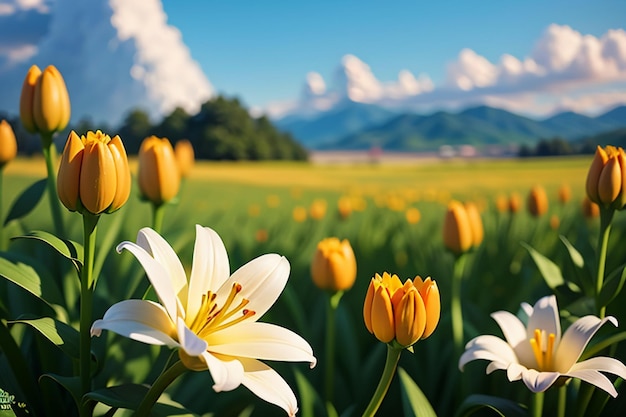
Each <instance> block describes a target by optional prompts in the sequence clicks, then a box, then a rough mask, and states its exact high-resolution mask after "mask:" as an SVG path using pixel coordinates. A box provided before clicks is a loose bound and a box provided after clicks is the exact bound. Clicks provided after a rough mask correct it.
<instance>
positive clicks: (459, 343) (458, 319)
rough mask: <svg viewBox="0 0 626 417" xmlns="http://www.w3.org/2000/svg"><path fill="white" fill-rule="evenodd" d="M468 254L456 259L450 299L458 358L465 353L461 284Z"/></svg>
mask: <svg viewBox="0 0 626 417" xmlns="http://www.w3.org/2000/svg"><path fill="white" fill-rule="evenodd" d="M465 259H466V254H464V253H463V254H461V255H459V256H458V257H456V259H455V260H454V272H453V274H452V288H451V292H452V299H451V301H450V310H451V311H450V314H451V315H452V317H451V318H452V340H453V341H454V353H455V358H456V360H458V359H459V357H460V356H461V354H462V353H463V310H462V308H461V285H462V282H463V269H464V268H465Z"/></svg>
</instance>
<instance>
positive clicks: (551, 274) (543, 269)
mask: <svg viewBox="0 0 626 417" xmlns="http://www.w3.org/2000/svg"><path fill="white" fill-rule="evenodd" d="M521 244H522V246H523V247H525V248H526V250H528V253H529V254H530V256H531V258H533V261H535V264H536V265H537V268H539V272H540V273H541V275H542V276H543V279H544V281H545V282H546V284H547V285H548V287H550V288H551V289H553V290H554V289H556V288H557V287H559V286H561V285H564V284H565V280H564V279H563V274H561V269H560V268H559V267H558V266H557V265H556V264H555V263H554V262H552V261H551V260H550V259H548V258H546V257H545V256H543V255H542V254H540V253H539V252H537V251H536V250H535V249H533V248H532V247H531V246H530V245H529V244H527V243H526V242H521Z"/></svg>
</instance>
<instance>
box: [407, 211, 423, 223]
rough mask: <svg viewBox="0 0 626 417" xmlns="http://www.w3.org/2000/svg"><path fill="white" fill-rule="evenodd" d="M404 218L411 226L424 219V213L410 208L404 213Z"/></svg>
mask: <svg viewBox="0 0 626 417" xmlns="http://www.w3.org/2000/svg"><path fill="white" fill-rule="evenodd" d="M404 217H406V221H407V222H408V223H409V224H416V223H418V222H419V221H420V219H421V218H422V213H421V212H420V211H419V209H417V208H415V207H409V208H408V209H407V211H406V212H405V213H404Z"/></svg>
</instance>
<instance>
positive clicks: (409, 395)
mask: <svg viewBox="0 0 626 417" xmlns="http://www.w3.org/2000/svg"><path fill="white" fill-rule="evenodd" d="M398 376H399V377H400V382H401V384H400V386H401V387H402V409H403V410H404V415H405V416H413V417H437V413H435V410H433V407H432V406H431V405H430V403H429V402H428V398H426V396H425V395H424V393H423V392H422V390H421V389H420V387H418V386H417V384H416V383H415V381H413V379H412V378H411V377H410V376H409V374H408V373H407V372H406V371H405V370H404V369H403V368H398Z"/></svg>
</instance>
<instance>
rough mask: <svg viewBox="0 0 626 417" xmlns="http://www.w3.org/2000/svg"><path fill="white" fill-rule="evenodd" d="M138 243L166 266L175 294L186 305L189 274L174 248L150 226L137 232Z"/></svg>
mask: <svg viewBox="0 0 626 417" xmlns="http://www.w3.org/2000/svg"><path fill="white" fill-rule="evenodd" d="M137 244H138V245H139V246H141V247H142V248H144V249H145V250H146V251H147V252H148V253H151V254H152V257H153V258H154V259H156V261H157V262H158V263H160V264H161V265H163V266H164V267H165V269H166V270H167V273H168V274H169V277H170V280H171V281H172V286H173V287H174V294H176V295H177V296H178V297H179V298H180V299H181V302H182V303H183V305H185V304H186V302H187V300H186V299H185V298H186V297H187V291H185V290H186V289H187V275H186V274H185V268H183V265H182V264H181V263H180V259H178V255H176V252H174V249H172V247H171V246H170V244H169V243H167V241H166V240H165V239H163V237H162V236H161V235H160V234H158V233H157V232H156V231H154V230H152V229H150V228H149V227H144V228H143V229H141V230H139V232H138V233H137Z"/></svg>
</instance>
